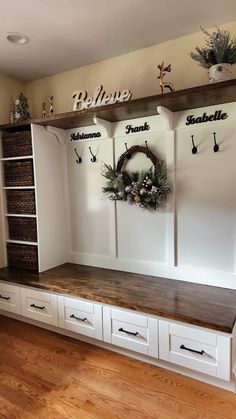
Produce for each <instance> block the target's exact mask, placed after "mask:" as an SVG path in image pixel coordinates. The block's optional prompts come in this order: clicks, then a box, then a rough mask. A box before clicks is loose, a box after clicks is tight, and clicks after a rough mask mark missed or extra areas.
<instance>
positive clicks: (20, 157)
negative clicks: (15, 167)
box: [1, 156, 33, 161]
mask: <svg viewBox="0 0 236 419" xmlns="http://www.w3.org/2000/svg"><path fill="white" fill-rule="evenodd" d="M25 159H33V156H19V157H3V158H2V159H1V161H13V160H25Z"/></svg>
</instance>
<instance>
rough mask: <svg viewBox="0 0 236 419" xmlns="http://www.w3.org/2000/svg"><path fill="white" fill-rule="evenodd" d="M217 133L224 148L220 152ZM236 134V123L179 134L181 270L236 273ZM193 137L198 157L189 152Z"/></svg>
mask: <svg viewBox="0 0 236 419" xmlns="http://www.w3.org/2000/svg"><path fill="white" fill-rule="evenodd" d="M195 127H196V125H195ZM213 132H216V138H217V141H218V144H219V146H220V151H219V152H217V153H214V152H213V145H214V142H213ZM235 132H236V123H235V122H225V123H222V122H221V123H220V122H218V123H212V122H211V123H209V124H202V126H201V127H199V126H198V127H197V128H193V127H191V128H188V129H179V130H178V132H177V156H176V161H177V163H176V165H177V167H176V179H177V187H176V188H177V194H176V196H177V231H178V236H177V246H178V265H181V266H192V267H195V268H205V269H212V270H218V271H224V272H231V273H235V263H236V253H235V247H236V190H235V179H236V164H235V156H236V142H235ZM191 135H194V138H195V143H196V146H197V147H198V153H197V154H196V155H193V154H192V152H191V149H192V144H191Z"/></svg>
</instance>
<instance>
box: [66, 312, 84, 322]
mask: <svg viewBox="0 0 236 419" xmlns="http://www.w3.org/2000/svg"><path fill="white" fill-rule="evenodd" d="M70 318H71V319H75V320H80V321H81V322H86V320H87V319H86V317H84V318H83V319H81V318H80V317H76V316H75V315H74V314H71V316H70Z"/></svg>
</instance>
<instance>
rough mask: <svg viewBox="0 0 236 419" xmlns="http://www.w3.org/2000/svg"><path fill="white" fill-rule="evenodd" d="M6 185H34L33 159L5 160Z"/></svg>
mask: <svg viewBox="0 0 236 419" xmlns="http://www.w3.org/2000/svg"><path fill="white" fill-rule="evenodd" d="M4 179H5V186H33V185H34V175H33V160H32V159H25V160H19V161H14V160H13V161H9V162H4Z"/></svg>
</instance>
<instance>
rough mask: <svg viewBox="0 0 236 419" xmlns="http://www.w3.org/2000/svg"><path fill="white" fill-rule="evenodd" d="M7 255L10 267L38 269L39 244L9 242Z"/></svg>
mask: <svg viewBox="0 0 236 419" xmlns="http://www.w3.org/2000/svg"><path fill="white" fill-rule="evenodd" d="M7 256H8V266H9V267H12V268H22V269H30V270H33V271H36V270H38V252H37V246H32V245H24V244H8V245H7Z"/></svg>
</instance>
